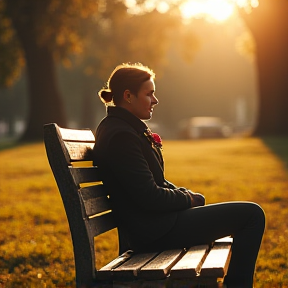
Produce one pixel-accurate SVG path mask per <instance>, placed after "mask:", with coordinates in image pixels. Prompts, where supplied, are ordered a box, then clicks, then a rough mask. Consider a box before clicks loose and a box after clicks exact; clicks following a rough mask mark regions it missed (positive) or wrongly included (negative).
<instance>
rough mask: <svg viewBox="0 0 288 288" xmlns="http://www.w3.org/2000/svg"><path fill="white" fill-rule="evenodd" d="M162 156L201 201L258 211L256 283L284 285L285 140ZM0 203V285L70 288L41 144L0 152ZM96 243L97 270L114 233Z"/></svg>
mask: <svg viewBox="0 0 288 288" xmlns="http://www.w3.org/2000/svg"><path fill="white" fill-rule="evenodd" d="M163 153H164V157H165V163H166V164H165V166H166V172H165V174H166V178H167V179H168V180H170V181H172V182H174V183H175V184H176V185H179V186H186V187H188V188H190V189H191V190H193V191H199V192H201V193H203V194H205V196H206V200H207V203H215V202H223V201H230V200H248V201H255V202H257V203H259V204H260V205H261V206H262V207H263V208H264V210H265V211H266V217H267V226H266V231H265V236H264V239H263V243H262V246H261V251H260V255H259V258H258V262H257V270H256V275H255V288H260V287H269V288H270V287H274V288H276V287H288V241H287V239H288V139H287V138H284V139H279V138H275V139H265V140H261V139H257V138H243V139H227V140H224V139H223V140H220V139H219V140H203V141H202V140H201V141H165V142H164V151H163ZM0 205H1V206H0V207H1V208H0V288H4V287H5V288H10V287H39V288H40V287H43V288H44V287H46V288H49V287H74V277H75V274H74V262H73V254H72V244H71V239H70V234H69V228H68V223H67V220H66V216H65V212H64V209H63V206H62V202H61V198H60V195H59V193H58V190H57V187H56V184H55V181H54V178H53V176H52V173H51V171H50V168H49V165H48V162H47V159H46V154H45V150H44V145H43V144H42V143H38V144H30V145H23V146H18V147H12V148H10V149H4V150H1V151H0ZM97 244H98V249H97V254H96V257H97V267H100V266H102V265H104V264H105V263H107V262H108V261H109V260H110V259H111V258H112V257H115V256H116V255H117V241H116V231H111V232H109V233H108V234H107V235H103V236H101V238H100V239H99V240H97ZM247 245H249V243H247Z"/></svg>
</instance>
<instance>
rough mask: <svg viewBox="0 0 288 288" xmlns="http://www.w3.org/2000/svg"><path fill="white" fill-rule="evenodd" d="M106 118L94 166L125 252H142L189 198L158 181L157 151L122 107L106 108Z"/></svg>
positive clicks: (160, 164) (159, 161)
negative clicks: (101, 181) (108, 201)
mask: <svg viewBox="0 0 288 288" xmlns="http://www.w3.org/2000/svg"><path fill="white" fill-rule="evenodd" d="M107 114H108V115H107V116H106V117H105V118H104V119H103V120H102V121H101V123H100V124H99V126H98V128H97V131H96V145H95V148H94V150H93V157H94V158H93V159H94V165H97V166H98V167H99V171H100V173H101V176H102V179H103V183H104V186H105V187H106V189H107V192H108V194H109V195H110V200H111V204H112V209H113V213H114V216H115V219H116V221H117V225H118V227H119V231H120V232H121V233H124V234H125V238H126V239H127V240H128V242H129V248H130V249H134V250H137V249H138V248H139V249H142V248H143V247H145V244H147V243H151V242H152V241H154V240H156V239H158V238H159V237H161V236H163V235H165V233H167V232H168V231H169V230H170V229H171V227H172V226H173V224H174V223H175V221H176V219H177V211H180V210H184V209H187V208H190V207H191V198H190V197H189V195H188V194H189V192H187V191H185V189H182V188H181V189H179V188H177V187H175V186H174V185H173V184H171V183H169V182H168V181H166V180H165V179H164V173H163V158H162V154H161V151H160V149H156V148H155V147H154V146H153V145H152V143H151V141H149V139H148V137H147V136H145V135H144V132H145V129H147V125H146V124H145V123H144V122H143V121H141V120H139V119H138V118H137V117H135V116H134V115H133V114H131V113H130V112H129V111H127V110H126V109H123V108H119V107H108V111H107Z"/></svg>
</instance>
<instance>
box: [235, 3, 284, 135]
mask: <svg viewBox="0 0 288 288" xmlns="http://www.w3.org/2000/svg"><path fill="white" fill-rule="evenodd" d="M287 15H288V1H286V0H277V1H275V0H260V1H259V6H258V7H257V8H254V9H253V10H252V11H251V13H249V14H247V13H245V11H241V16H242V18H243V19H244V21H245V22H246V24H247V26H248V28H249V29H250V30H251V33H252V34H253V36H254V39H255V43H256V61H257V68H258V81H259V82H258V87H259V108H258V121H257V126H256V129H255V132H254V134H255V135H259V136H267V135H288V81H287V79H288V53H287V51H288V36H287V28H288V17H287Z"/></svg>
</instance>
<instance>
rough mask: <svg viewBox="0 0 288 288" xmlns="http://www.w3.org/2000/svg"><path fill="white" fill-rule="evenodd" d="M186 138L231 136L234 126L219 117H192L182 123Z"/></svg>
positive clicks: (183, 133)
mask: <svg viewBox="0 0 288 288" xmlns="http://www.w3.org/2000/svg"><path fill="white" fill-rule="evenodd" d="M180 126H181V131H182V133H181V134H182V135H183V136H185V138H189V139H197V138H219V137H225V138H227V137H230V136H231V135H232V132H233V131H232V128H231V127H230V126H229V125H227V124H225V123H224V122H223V120H222V119H221V118H219V117H191V118H190V119H187V120H184V121H182V123H181V124H180Z"/></svg>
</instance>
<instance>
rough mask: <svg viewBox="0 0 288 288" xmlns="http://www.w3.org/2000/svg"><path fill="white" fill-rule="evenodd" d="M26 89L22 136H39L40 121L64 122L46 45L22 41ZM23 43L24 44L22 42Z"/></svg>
mask: <svg viewBox="0 0 288 288" xmlns="http://www.w3.org/2000/svg"><path fill="white" fill-rule="evenodd" d="M26 45H27V46H28V47H27V48H25V49H24V50H25V54H26V66H27V77H28V79H27V80H28V89H29V96H30V99H29V109H30V110H29V114H28V115H29V116H28V119H27V128H26V131H25V132H24V134H23V137H22V140H38V139H43V124H45V123H51V122H55V123H57V124H58V125H60V126H66V119H65V113H64V107H63V103H62V98H61V95H60V93H59V91H58V87H57V80H56V75H55V65H54V60H53V55H52V52H51V51H50V50H49V49H47V48H46V47H39V46H37V45H35V43H34V45H33V43H31V42H30V43H26ZM23 46H24V45H23Z"/></svg>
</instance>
